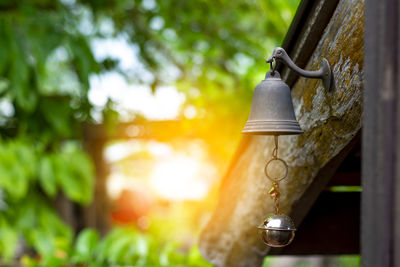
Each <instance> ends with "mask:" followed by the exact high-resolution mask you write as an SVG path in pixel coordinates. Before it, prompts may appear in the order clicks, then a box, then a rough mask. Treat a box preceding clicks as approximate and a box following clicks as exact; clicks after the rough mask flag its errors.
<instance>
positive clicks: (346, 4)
mask: <svg viewBox="0 0 400 267" xmlns="http://www.w3.org/2000/svg"><path fill="white" fill-rule="evenodd" d="M363 12H364V4H363V1H362V0H342V1H340V3H339V4H338V6H337V8H336V10H335V13H334V14H333V17H332V19H331V21H330V23H329V24H328V26H327V28H326V29H325V32H324V34H323V36H322V37H321V40H320V42H319V44H318V46H317V47H316V49H315V51H314V53H313V55H312V56H311V58H310V60H309V62H308V65H307V67H306V69H309V70H315V69H318V67H319V62H320V59H321V58H322V57H325V58H326V59H328V61H329V62H330V64H331V67H332V70H333V73H334V77H335V88H333V90H331V91H330V92H327V91H326V90H325V89H324V87H323V85H322V83H321V81H320V80H313V79H304V78H300V79H299V80H298V82H297V83H296V85H295V86H294V88H293V90H292V97H293V102H294V107H295V112H296V116H297V118H298V120H299V122H300V125H301V127H302V128H303V130H304V134H302V135H299V136H282V137H279V146H280V149H279V157H281V158H283V159H285V160H286V161H287V163H288V165H289V175H288V178H287V179H286V180H284V181H282V182H281V183H280V187H281V198H280V203H281V210H282V211H283V212H285V213H290V211H291V207H292V206H293V204H294V203H295V202H296V201H297V200H299V199H300V198H301V196H302V195H303V193H304V192H305V190H306V189H307V187H308V186H309V185H310V184H311V182H312V181H313V179H314V178H315V176H316V174H317V173H318V171H319V170H320V169H321V168H322V167H323V166H324V165H325V164H327V163H328V162H329V161H330V160H331V159H332V158H333V157H334V156H335V155H337V154H338V153H339V152H340V151H341V150H342V149H343V148H344V147H345V146H346V145H347V144H348V143H349V142H350V141H351V140H352V138H353V137H354V136H355V135H356V133H357V132H358V131H359V130H360V128H361V116H362V75H363V71H362V69H363V68H362V67H363V26H364V25H363V23H364V18H363V16H364V13H363ZM260 64H261V63H260ZM250 138H251V139H250V141H249V143H248V144H247V146H246V147H245V149H244V151H243V153H242V154H241V155H240V157H239V159H238V160H237V162H236V164H235V165H234V166H233V167H232V169H231V170H230V171H229V173H228V176H227V177H225V180H224V181H223V183H222V186H221V191H220V199H219V203H218V205H217V207H216V210H215V212H214V214H213V216H212V217H211V219H210V221H209V223H208V224H207V226H206V227H205V229H204V230H203V232H202V235H201V237H200V250H201V253H202V254H203V255H204V257H205V258H206V259H207V260H209V261H210V262H211V263H213V264H214V265H216V266H221V267H222V266H224V267H225V266H229V267H235V266H238V267H242V266H252V267H254V266H261V264H262V260H263V257H264V255H265V254H266V253H267V252H268V247H266V246H265V245H264V244H263V243H262V242H261V241H260V238H259V235H258V233H257V226H258V225H259V224H260V223H261V221H262V218H264V216H265V215H266V214H269V213H272V212H273V203H272V200H271V199H270V198H269V195H268V190H269V188H270V187H271V183H270V182H269V181H268V180H267V179H266V178H265V176H264V173H263V169H264V164H265V163H266V161H267V160H268V159H270V157H271V153H272V148H273V137H268V136H254V137H250ZM294 242H296V241H295V240H294Z"/></svg>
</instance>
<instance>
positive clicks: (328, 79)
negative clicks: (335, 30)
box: [266, 47, 333, 91]
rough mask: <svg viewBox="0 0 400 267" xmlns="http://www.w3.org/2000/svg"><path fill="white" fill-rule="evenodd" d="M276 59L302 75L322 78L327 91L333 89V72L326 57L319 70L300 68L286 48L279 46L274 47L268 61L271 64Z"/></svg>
mask: <svg viewBox="0 0 400 267" xmlns="http://www.w3.org/2000/svg"><path fill="white" fill-rule="evenodd" d="M274 61H281V62H283V63H284V64H285V65H286V66H288V67H289V68H290V69H292V70H293V71H294V72H296V73H297V74H298V75H300V76H303V77H306V78H311V79H321V80H322V82H323V84H324V87H325V89H326V90H327V91H329V90H330V89H331V86H332V84H333V83H332V79H333V74H332V70H331V67H330V65H329V62H328V60H327V59H326V58H322V61H321V64H320V69H319V70H316V71H309V70H303V69H301V68H299V67H298V66H297V65H296V64H294V62H293V61H292V59H291V58H290V57H289V56H288V54H287V53H286V51H285V49H283V48H281V47H277V48H275V49H274V52H273V53H272V56H271V57H270V58H268V59H267V60H266V62H267V63H270V64H271V63H272V62H274Z"/></svg>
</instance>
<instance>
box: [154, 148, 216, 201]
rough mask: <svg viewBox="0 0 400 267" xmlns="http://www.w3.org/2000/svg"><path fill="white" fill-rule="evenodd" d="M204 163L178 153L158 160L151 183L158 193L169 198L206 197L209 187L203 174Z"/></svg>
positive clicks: (190, 198)
mask: <svg viewBox="0 0 400 267" xmlns="http://www.w3.org/2000/svg"><path fill="white" fill-rule="evenodd" d="M203 165H204V163H202V162H200V161H199V160H197V159H195V158H190V157H187V156H183V155H176V156H174V157H172V158H170V159H168V160H166V161H162V162H158V163H157V164H156V166H155V167H154V169H153V173H152V174H151V177H150V184H151V186H152V188H154V190H155V191H156V193H157V194H158V195H159V196H160V197H162V198H165V199H168V200H175V201H179V200H198V199H202V198H204V197H205V195H206V194H207V191H208V189H209V184H208V182H207V180H209V179H204V176H203V175H206V174H205V173H204V171H206V170H207V169H208V168H204V167H205V166H203Z"/></svg>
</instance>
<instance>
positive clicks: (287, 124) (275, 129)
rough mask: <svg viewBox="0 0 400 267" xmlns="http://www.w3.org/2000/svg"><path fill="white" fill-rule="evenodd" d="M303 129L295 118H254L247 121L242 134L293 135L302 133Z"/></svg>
mask: <svg viewBox="0 0 400 267" xmlns="http://www.w3.org/2000/svg"><path fill="white" fill-rule="evenodd" d="M302 133H303V130H302V129H301V128H300V125H299V123H298V122H297V121H294V120H274V121H271V120H267V121H262V120H252V121H247V122H246V125H245V126H244V128H243V130H242V134H249V135H291V134H302Z"/></svg>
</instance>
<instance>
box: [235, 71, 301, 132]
mask: <svg viewBox="0 0 400 267" xmlns="http://www.w3.org/2000/svg"><path fill="white" fill-rule="evenodd" d="M242 133H244V134H254V135H283V134H301V133H303V131H302V130H301V128H300V125H299V122H298V121H297V120H296V116H295V114H294V108H293V103H292V96H291V95H290V88H289V86H288V85H287V84H286V83H284V82H283V81H282V79H281V76H280V75H279V73H278V71H276V70H270V71H268V72H267V74H266V75H265V79H264V80H263V81H261V83H259V84H258V85H257V86H256V88H255V90H254V94H253V101H252V103H251V110H250V115H249V119H248V120H247V122H246V125H245V126H244V129H243V131H242Z"/></svg>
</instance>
